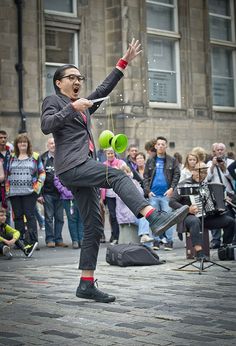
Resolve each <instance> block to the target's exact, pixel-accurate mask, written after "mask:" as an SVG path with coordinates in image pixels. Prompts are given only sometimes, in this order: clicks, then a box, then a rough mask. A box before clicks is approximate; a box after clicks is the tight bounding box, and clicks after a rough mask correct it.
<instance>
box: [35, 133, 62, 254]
mask: <svg viewBox="0 0 236 346" xmlns="http://www.w3.org/2000/svg"><path fill="white" fill-rule="evenodd" d="M47 149H48V150H47V151H46V152H45V153H43V154H42V156H41V158H42V162H43V165H44V168H45V172H46V179H45V183H44V187H43V190H42V196H41V197H40V198H39V199H38V201H39V202H40V203H43V206H44V216H45V241H46V245H47V247H49V248H54V247H55V246H60V247H67V246H68V245H66V244H65V243H64V242H63V239H62V228H63V224H64V215H63V202H62V200H61V198H60V193H59V192H58V190H57V188H56V187H55V185H54V153H55V143H54V138H52V137H51V138H49V139H48V141H47Z"/></svg>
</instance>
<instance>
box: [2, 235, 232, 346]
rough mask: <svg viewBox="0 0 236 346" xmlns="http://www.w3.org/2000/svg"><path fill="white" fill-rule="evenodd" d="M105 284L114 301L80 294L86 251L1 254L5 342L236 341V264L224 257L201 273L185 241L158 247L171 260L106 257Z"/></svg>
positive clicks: (100, 274) (102, 265)
mask: <svg viewBox="0 0 236 346" xmlns="http://www.w3.org/2000/svg"><path fill="white" fill-rule="evenodd" d="M106 246H107V244H102V246H101V250H100V255H99V261H98V268H97V275H96V278H97V279H98V282H99V287H100V288H101V289H102V290H104V291H107V292H109V293H111V294H114V295H115V296H116V297H117V300H116V301H115V302H114V303H111V304H102V303H95V302H93V301H88V300H82V299H78V298H76V296H75V290H76V287H77V285H78V274H79V273H78V271H77V267H78V264H77V262H78V253H79V251H80V250H73V249H71V248H67V249H58V248H56V249H48V248H45V246H44V247H43V246H42V247H41V251H37V252H35V253H34V256H33V257H32V258H31V259H26V258H24V257H23V256H22V255H21V254H20V252H19V250H17V251H14V254H15V257H14V258H13V259H12V260H11V261H6V260H4V259H3V258H0V274H1V283H0V299H1V304H0V316H1V323H0V345H4V346H8V345H9V346H16V345H17V346H20V345H27V346H28V345H42V346H47V345H57V346H60V345H79V346H80V345H81V346H83V345H102V346H106V345H107V346H108V345H129V346H132V345H134V346H139V345H163V346H166V345H176V346H184V345H193V346H195V345H201V346H202V345H204V346H205V345H214V346H216V345H219V346H222V345H225V346H229V345H236V318H235V316H236V289H235V287H236V277H235V272H236V262H235V261H229V262H218V259H217V254H216V251H213V252H212V253H211V259H212V260H216V261H217V263H219V264H223V265H227V266H228V267H229V268H230V269H231V271H227V270H224V269H223V268H220V267H218V266H212V267H211V268H209V269H207V270H206V271H205V272H204V273H203V274H202V275H199V274H198V270H197V269H196V268H194V267H188V268H187V270H181V271H180V270H177V269H178V268H179V267H180V266H181V265H183V264H186V263H188V261H187V260H186V259H185V249H184V244H183V243H180V242H179V241H176V242H175V248H174V250H173V251H171V252H166V251H164V250H160V251H159V255H160V258H161V259H165V260H166V264H163V265H157V266H150V267H148V266H145V267H127V268H120V267H114V266H110V265H109V264H107V263H106V261H105V253H106Z"/></svg>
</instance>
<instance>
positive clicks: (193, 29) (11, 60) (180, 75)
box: [0, 0, 236, 155]
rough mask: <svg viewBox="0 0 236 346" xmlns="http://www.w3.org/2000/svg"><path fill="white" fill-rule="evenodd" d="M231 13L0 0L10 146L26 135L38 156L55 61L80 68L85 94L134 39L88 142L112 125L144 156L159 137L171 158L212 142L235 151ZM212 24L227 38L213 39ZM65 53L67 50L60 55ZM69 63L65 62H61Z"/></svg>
mask: <svg viewBox="0 0 236 346" xmlns="http://www.w3.org/2000/svg"><path fill="white" fill-rule="evenodd" d="M214 2H215V4H216V7H215V8H214ZM65 3H67V4H68V3H71V9H68V10H67V9H66V11H68V12H70V11H71V13H69V14H68V13H65V12H63V8H64V7H63V6H64V5H65ZM53 5H55V6H59V11H56V10H55V9H54V8H53ZM50 6H52V7H50ZM235 8H236V1H235V0H220V1H216V0H165V1H164V0H160V1H145V0H119V1H117V0H71V1H67V2H65V1H64V3H63V0H61V1H52V0H51V1H49V0H48V1H47V0H44V1H43V0H27V1H23V0H22V1H20V0H19V1H17V0H15V1H14V0H2V1H1V2H0V95H1V98H0V128H1V129H5V130H6V131H7V132H8V134H9V137H10V140H13V139H14V137H15V136H16V134H17V133H18V132H19V131H25V130H26V131H27V132H28V133H29V135H30V136H31V138H32V141H33V144H34V149H35V150H38V151H40V152H42V151H44V149H45V142H46V137H45V136H44V135H43V134H42V133H41V131H40V121H39V118H40V108H41V103H42V100H43V98H44V97H45V96H46V95H47V93H48V86H49V83H50V82H51V78H52V72H53V68H55V66H54V65H55V64H54V63H53V59H54V60H55V56H60V59H61V61H56V66H58V64H60V63H67V62H73V63H78V64H79V67H80V71H81V73H82V74H84V75H85V76H86V83H85V85H84V89H83V96H86V95H88V94H89V93H90V92H91V91H92V90H93V89H94V88H95V87H96V85H97V84H98V83H100V82H101V81H102V80H103V78H104V77H105V76H106V74H108V73H109V71H111V69H112V68H113V67H114V65H115V63H116V61H117V60H118V59H119V57H120V56H121V55H122V52H123V51H125V49H126V47H127V43H128V42H129V41H130V39H132V37H135V38H138V39H139V40H140V41H141V43H142V47H143V52H142V55H141V56H140V57H139V58H138V59H136V60H135V61H134V62H133V63H132V66H131V67H128V68H127V70H126V71H125V78H124V79H123V80H122V81H121V82H120V83H119V85H118V86H117V88H116V89H115V90H114V91H113V92H112V94H111V97H110V100H109V101H107V102H106V103H104V105H102V106H101V107H100V108H99V110H98V111H97V112H96V113H95V115H94V120H93V126H94V135H95V139H96V140H97V138H98V135H99V134H100V132H101V131H102V130H104V129H110V130H114V132H115V133H125V134H126V135H127V136H128V138H129V143H136V144H137V145H138V146H139V148H140V149H141V150H143V148H144V144H145V142H146V141H148V140H149V139H151V138H154V137H157V136H158V135H162V136H165V137H167V139H168V140H169V144H170V147H169V153H171V154H173V153H174V152H176V151H178V152H180V153H182V154H183V155H185V154H186V153H187V152H189V151H190V150H191V148H193V147H195V146H202V147H204V148H205V149H206V150H207V151H210V149H211V144H212V143H214V142H224V143H225V144H226V145H227V148H228V150H230V151H231V150H232V151H235V150H236V149H235V146H236V121H235V119H236V91H235V89H236V61H235V59H236V58H235V48H236V39H235V19H234V18H235ZM221 11H222V12H221ZM70 14H71V15H70ZM218 22H219V23H220V24H219V28H220V29H221V27H222V28H223V29H224V30H225V32H226V35H227V33H228V35H229V37H228V36H227V37H226V38H225V37H218V35H221V33H222V30H218V27H217V25H218V24H217V23H218ZM159 23H160V26H159ZM168 25H169V27H168ZM224 30H223V31H224ZM55 32H57V34H56V35H55ZM58 32H59V35H58ZM229 32H230V33H229ZM57 40H59V45H60V47H57ZM63 40H64V41H63ZM70 40H72V41H73V44H72V45H73V49H72V50H71V47H70V44H69V43H68V42H70ZM72 41H71V42H72ZM63 47H64V49H65V50H67V48H68V52H67V51H66V52H64V53H65V54H64V55H63V54H62V53H63ZM59 48H60V49H59ZM72 51H73V52H72ZM153 52H154V53H153ZM165 52H167V55H168V58H165V55H163V53H165ZM67 53H68V55H67ZM152 54H153V55H155V56H156V57H157V61H155V59H154V58H153V55H152ZM72 55H73V56H72ZM67 57H68V59H70V60H71V61H64V60H63V59H65V58H67ZM221 58H222V59H223V60H222V61H223V64H225V66H224V69H223V68H222V71H221V66H223V64H221V63H220V62H219V59H221ZM165 59H166V61H165ZM158 61H159V62H160V64H163V66H164V68H162V69H160V68H159V66H158ZM155 64H156V65H155ZM168 64H170V65H171V64H172V67H171V66H170V68H168ZM217 69H218V70H219V71H217ZM222 81H225V82H222ZM228 91H230V97H228V98H227V95H226V94H229V92H228Z"/></svg>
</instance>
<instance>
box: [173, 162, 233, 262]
mask: <svg viewBox="0 0 236 346" xmlns="http://www.w3.org/2000/svg"><path fill="white" fill-rule="evenodd" d="M207 168H208V167H207V166H206V164H205V163H204V162H199V163H197V164H196V166H195V168H194V170H193V171H192V177H191V178H188V179H185V180H183V181H181V183H179V184H178V185H177V187H176V188H175V190H174V193H173V196H172V197H171V198H170V201H169V205H170V207H171V208H173V209H176V210H178V208H181V207H182V206H183V205H188V206H189V214H188V215H187V216H186V218H185V219H184V220H183V221H182V222H181V223H180V224H178V226H177V232H179V233H182V232H185V231H186V230H188V231H189V232H190V237H191V241H192V244H193V247H194V249H195V251H196V258H197V259H199V260H201V259H203V260H207V256H206V255H205V254H204V252H203V249H202V246H203V244H202V236H201V217H197V216H196V215H197V214H198V212H199V209H198V206H197V205H196V204H192V203H191V200H190V197H189V196H187V195H181V194H180V193H179V190H180V188H181V186H188V187H191V186H192V187H193V186H196V184H199V183H202V182H204V181H205V180H206V177H207ZM234 226H235V220H234V219H233V218H232V217H231V216H229V215H227V213H224V214H216V215H206V216H205V217H204V227H205V228H207V229H215V228H223V244H231V243H232V240H233V237H234Z"/></svg>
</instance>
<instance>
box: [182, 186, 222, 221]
mask: <svg viewBox="0 0 236 346" xmlns="http://www.w3.org/2000/svg"><path fill="white" fill-rule="evenodd" d="M178 190H179V193H180V194H181V195H185V196H186V195H187V196H189V198H190V201H191V203H192V204H195V205H197V207H198V213H197V214H196V216H197V217H201V216H208V215H219V214H222V213H224V212H225V211H226V206H225V186H224V184H220V183H201V184H186V185H184V186H182V187H179V188H178Z"/></svg>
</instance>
